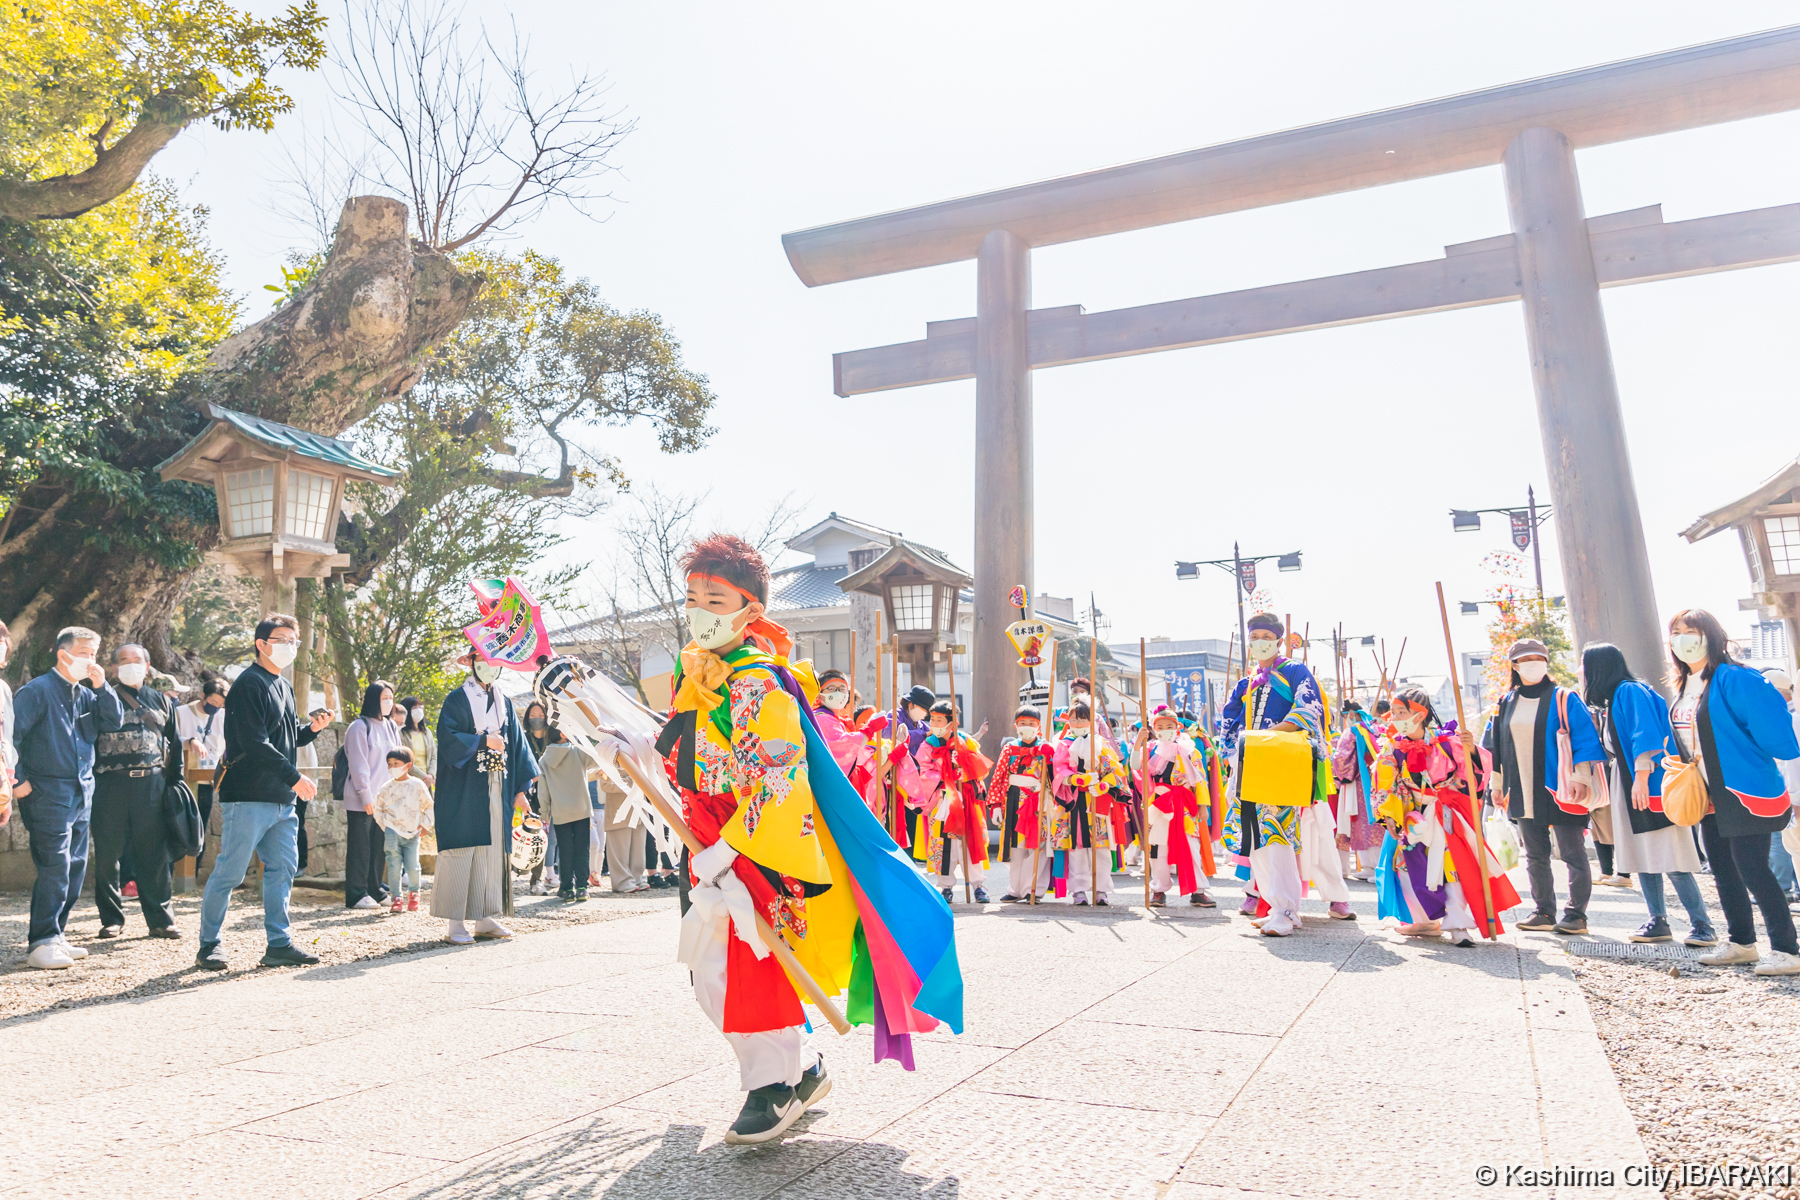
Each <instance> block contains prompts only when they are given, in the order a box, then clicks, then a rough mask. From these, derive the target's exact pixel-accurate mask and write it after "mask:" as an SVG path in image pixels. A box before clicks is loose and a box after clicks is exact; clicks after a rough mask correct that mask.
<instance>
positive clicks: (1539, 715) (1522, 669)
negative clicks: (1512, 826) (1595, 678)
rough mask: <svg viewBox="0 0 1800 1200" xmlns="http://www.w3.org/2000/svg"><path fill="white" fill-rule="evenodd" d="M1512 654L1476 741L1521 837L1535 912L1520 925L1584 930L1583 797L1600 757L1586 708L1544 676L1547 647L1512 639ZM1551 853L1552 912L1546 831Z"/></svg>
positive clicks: (1590, 882) (1588, 881)
mask: <svg viewBox="0 0 1800 1200" xmlns="http://www.w3.org/2000/svg"><path fill="white" fill-rule="evenodd" d="M1506 656H1507V658H1509V659H1510V660H1511V661H1512V690H1511V691H1509V692H1507V693H1506V695H1504V696H1502V697H1501V698H1500V703H1499V705H1498V706H1496V708H1495V710H1494V716H1493V719H1492V720H1491V721H1489V722H1488V727H1487V733H1486V735H1485V736H1484V737H1483V739H1482V744H1483V745H1484V746H1486V747H1487V749H1488V750H1489V751H1490V752H1491V753H1492V754H1493V756H1494V772H1495V776H1496V778H1497V779H1498V781H1499V787H1500V796H1501V798H1502V800H1503V802H1504V804H1505V806H1506V815H1507V816H1508V817H1509V818H1511V819H1512V820H1513V821H1514V822H1515V823H1516V824H1517V825H1518V826H1519V835H1520V837H1519V840H1520V841H1522V842H1524V843H1525V871H1526V874H1527V875H1528V876H1529V877H1530V879H1531V899H1532V903H1533V906H1534V908H1535V909H1536V911H1535V912H1533V913H1532V914H1531V916H1529V917H1527V918H1526V919H1525V920H1523V921H1520V922H1519V925H1518V927H1519V928H1520V929H1553V930H1555V931H1556V932H1557V933H1567V934H1575V933H1586V932H1587V904H1588V897H1589V895H1591V894H1592V892H1593V887H1594V877H1593V873H1592V872H1591V871H1590V870H1589V869H1588V857H1587V842H1586V840H1585V838H1584V837H1583V832H1584V831H1585V830H1586V829H1587V824H1588V798H1589V796H1590V794H1591V792H1592V787H1593V779H1594V775H1593V772H1594V769H1595V767H1596V766H1597V765H1599V764H1604V763H1605V761H1606V752H1605V751H1604V750H1602V749H1601V748H1600V735H1599V733H1598V732H1596V731H1595V729H1594V718H1593V715H1592V714H1590V713H1589V712H1588V707H1587V705H1586V704H1585V703H1583V701H1582V699H1581V697H1580V696H1578V695H1576V694H1575V693H1573V692H1571V691H1570V690H1569V689H1567V688H1559V687H1557V686H1556V681H1555V680H1553V679H1551V678H1550V650H1549V648H1548V647H1546V646H1545V645H1544V643H1542V642H1540V641H1538V640H1537V639H1536V638H1520V639H1519V640H1518V641H1516V642H1514V643H1513V644H1512V645H1511V646H1510V647H1509V648H1508V649H1507V652H1506ZM1565 728H1566V729H1567V730H1568V732H1569V748H1570V754H1571V756H1572V757H1573V759H1574V761H1573V762H1572V763H1569V764H1567V765H1568V767H1569V771H1568V777H1567V778H1566V779H1565V778H1564V777H1563V766H1564V764H1563V763H1561V762H1560V750H1559V749H1558V745H1557V741H1558V739H1557V735H1558V734H1559V733H1561V732H1562V731H1563V730H1564V729H1565ZM1553 832H1554V834H1555V837H1556V857H1558V858H1560V859H1562V861H1563V864H1564V865H1565V866H1566V867H1568V869H1569V903H1568V906H1567V907H1566V908H1564V909H1563V913H1562V916H1561V918H1560V919H1559V918H1558V917H1557V915H1556V878H1555V876H1554V875H1552V874H1551V871H1550V838H1551V834H1552V833H1553Z"/></svg>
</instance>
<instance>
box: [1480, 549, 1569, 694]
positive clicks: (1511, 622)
mask: <svg viewBox="0 0 1800 1200" xmlns="http://www.w3.org/2000/svg"><path fill="white" fill-rule="evenodd" d="M1482 565H1483V566H1485V567H1486V568H1487V569H1488V571H1489V572H1490V573H1492V574H1493V575H1495V576H1497V577H1498V580H1499V581H1498V582H1497V583H1495V585H1494V586H1493V587H1491V588H1489V589H1488V602H1489V603H1491V604H1492V605H1493V617H1492V618H1491V619H1490V620H1489V621H1488V646H1489V648H1490V650H1491V651H1492V653H1490V654H1489V655H1488V665H1487V672H1486V675H1485V681H1486V684H1487V691H1486V694H1487V695H1488V696H1489V697H1491V698H1493V699H1496V700H1497V699H1499V697H1501V696H1503V695H1505V694H1506V692H1507V690H1508V689H1510V688H1511V687H1512V663H1511V662H1510V661H1509V660H1508V659H1507V657H1506V651H1507V648H1508V647H1510V646H1511V645H1512V644H1513V643H1514V642H1516V641H1518V640H1519V639H1520V638H1536V639H1537V640H1538V641H1540V642H1542V643H1544V646H1545V648H1546V649H1548V650H1549V651H1550V676H1551V678H1553V679H1555V680H1556V682H1557V683H1560V684H1562V685H1563V686H1565V687H1573V686H1575V682H1576V676H1575V643H1574V641H1573V639H1572V638H1571V637H1570V636H1569V610H1568V609H1567V608H1564V607H1560V606H1557V605H1553V604H1552V603H1551V601H1550V599H1549V598H1548V597H1546V598H1544V599H1543V600H1541V601H1540V600H1539V599H1538V595H1537V589H1536V588H1528V587H1526V586H1525V584H1524V579H1525V560H1524V558H1522V557H1521V556H1519V555H1517V554H1510V553H1507V554H1490V555H1488V556H1487V558H1486V559H1484V560H1483V561H1482Z"/></svg>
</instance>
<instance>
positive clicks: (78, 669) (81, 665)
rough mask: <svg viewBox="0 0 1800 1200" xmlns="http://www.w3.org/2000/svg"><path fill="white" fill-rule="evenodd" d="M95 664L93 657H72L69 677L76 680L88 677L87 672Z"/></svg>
mask: <svg viewBox="0 0 1800 1200" xmlns="http://www.w3.org/2000/svg"><path fill="white" fill-rule="evenodd" d="M93 665H94V660H93V659H92V658H71V659H70V660H69V678H71V679H75V680H81V679H86V678H87V673H88V671H89V670H91V669H92V668H93Z"/></svg>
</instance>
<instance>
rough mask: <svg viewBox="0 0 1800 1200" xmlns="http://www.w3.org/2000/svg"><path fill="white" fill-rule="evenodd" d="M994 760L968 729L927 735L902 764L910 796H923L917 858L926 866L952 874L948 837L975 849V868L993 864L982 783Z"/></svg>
mask: <svg viewBox="0 0 1800 1200" xmlns="http://www.w3.org/2000/svg"><path fill="white" fill-rule="evenodd" d="M993 765H994V764H993V763H991V762H990V761H988V759H987V758H986V757H984V756H983V755H982V753H981V749H980V747H979V745H978V744H977V743H976V741H975V739H974V738H972V737H970V736H969V735H968V734H966V733H959V734H956V735H954V737H953V738H952V740H950V741H948V742H946V741H944V740H942V739H939V738H935V737H929V736H927V737H926V738H925V740H924V741H923V742H921V743H920V744H919V752H918V754H916V755H909V756H907V757H906V758H905V759H902V760H901V763H900V782H901V786H902V787H904V788H905V789H906V793H907V795H908V796H909V797H917V798H918V807H917V808H916V809H915V810H914V811H915V813H916V816H915V818H914V821H915V824H914V830H915V836H914V837H913V858H914V860H915V861H918V862H921V863H924V864H926V866H927V867H928V868H929V869H930V871H931V873H932V874H933V875H948V874H950V872H951V870H952V868H954V867H955V865H956V864H955V863H950V864H948V865H946V863H945V862H944V848H945V845H946V844H947V841H948V839H950V838H958V839H961V840H962V842H963V844H964V845H966V846H967V847H968V850H969V864H970V866H971V867H972V868H974V869H977V870H979V869H982V868H985V867H986V866H987V815H986V808H985V806H984V805H983V803H982V792H981V785H982V782H983V781H984V780H985V779H986V778H987V775H988V772H989V771H990V770H992V769H993Z"/></svg>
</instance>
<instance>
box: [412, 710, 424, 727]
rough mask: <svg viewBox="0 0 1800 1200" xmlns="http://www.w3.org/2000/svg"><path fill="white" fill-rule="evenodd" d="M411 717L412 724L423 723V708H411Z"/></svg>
mask: <svg viewBox="0 0 1800 1200" xmlns="http://www.w3.org/2000/svg"><path fill="white" fill-rule="evenodd" d="M412 719H413V724H414V725H423V724H424V723H425V710H424V709H422V708H415V709H413V710H412Z"/></svg>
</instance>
